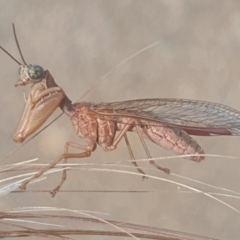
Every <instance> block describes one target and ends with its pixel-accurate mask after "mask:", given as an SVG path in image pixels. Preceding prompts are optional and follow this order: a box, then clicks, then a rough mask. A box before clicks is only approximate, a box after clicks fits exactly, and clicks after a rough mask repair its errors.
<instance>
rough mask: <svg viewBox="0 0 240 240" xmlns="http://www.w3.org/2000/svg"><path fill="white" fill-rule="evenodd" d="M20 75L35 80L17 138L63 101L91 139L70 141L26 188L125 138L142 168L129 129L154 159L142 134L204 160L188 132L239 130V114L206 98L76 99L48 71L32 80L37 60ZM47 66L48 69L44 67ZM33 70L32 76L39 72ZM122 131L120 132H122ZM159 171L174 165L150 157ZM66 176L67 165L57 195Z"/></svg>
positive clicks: (24, 81) (77, 126)
mask: <svg viewBox="0 0 240 240" xmlns="http://www.w3.org/2000/svg"><path fill="white" fill-rule="evenodd" d="M21 68H22V70H21V73H22V74H20V80H19V82H18V83H17V84H16V85H17V86H19V85H26V84H32V88H31V91H30V94H29V97H28V99H27V102H26V105H25V109H24V111H23V115H22V117H21V120H20V122H19V125H18V127H17V130H16V131H15V133H14V140H15V141H16V142H22V141H24V139H25V138H26V137H28V136H29V135H30V134H32V133H33V132H34V131H36V130H37V129H38V128H39V127H41V126H42V125H43V123H44V122H45V121H46V120H47V119H48V118H49V116H50V115H51V114H52V113H53V112H54V111H55V110H56V108H57V107H58V106H59V107H60V108H61V109H62V111H63V112H64V113H66V114H67V115H68V116H69V118H70V120H71V121H72V123H73V126H74V128H75V131H76V133H77V134H78V135H79V136H80V137H83V138H85V139H86V145H79V144H77V143H73V142H67V143H66V146H65V153H64V154H62V155H61V156H60V157H59V159H57V160H56V161H54V162H53V163H51V164H50V165H49V166H48V167H46V168H44V169H42V170H41V171H40V172H39V173H37V174H36V175H35V176H33V177H32V178H30V179H29V180H27V181H26V182H24V183H23V184H22V186H21V188H23V189H25V188H26V185H27V184H28V183H29V182H30V181H32V180H33V179H35V178H37V177H39V176H41V175H42V174H43V173H44V172H45V171H46V170H48V169H49V168H50V167H53V166H54V165H56V164H57V163H58V162H59V161H62V160H63V161H64V162H66V160H67V159H68V158H82V157H88V156H90V155H91V153H92V152H93V151H94V150H95V149H96V147H97V145H100V146H101V147H102V148H103V149H104V150H105V151H111V150H114V149H115V148H116V147H117V145H118V143H119V142H120V141H121V140H122V139H123V138H125V141H126V143H127V146H128V149H129V153H130V155H131V158H132V160H133V164H134V165H135V166H136V167H137V170H138V172H140V173H141V174H145V173H144V172H143V171H142V170H141V169H140V168H138V166H137V164H136V162H135V161H134V159H135V158H134V156H133V154H132V151H131V149H130V148H131V147H130V146H129V143H128V140H127V136H126V133H127V132H129V131H130V132H136V133H137V134H138V135H139V138H140V140H141V142H142V144H143V146H144V149H145V151H146V154H147V156H148V157H149V158H151V155H150V153H149V151H148V149H147V146H146V144H145V142H144V140H143V138H145V139H148V140H150V141H152V142H153V143H156V144H158V145H159V146H161V147H163V148H165V149H167V150H171V151H173V152H174V153H176V154H194V156H192V157H190V159H191V160H194V161H201V160H202V159H204V157H203V156H201V155H199V156H198V154H203V153H204V151H203V149H202V148H201V147H200V146H199V145H198V143H197V142H196V141H195V140H194V139H193V138H192V137H191V136H190V135H189V134H192V135H202V136H211V135H240V113H239V112H238V111H237V110H235V109H232V108H229V107H227V106H224V105H220V104H215V103H209V102H204V101H194V100H184V99H161V98H160V99H143V100H140V99H139V100H129V101H123V102H115V103H114V102H113V103H100V104H94V103H86V102H79V103H75V104H72V102H71V101H70V100H69V98H68V97H67V96H66V94H65V93H64V91H63V90H62V89H61V88H60V87H59V86H58V85H57V84H56V83H55V81H54V79H53V77H52V76H51V74H50V73H49V71H44V72H43V73H42V75H41V77H40V78H38V79H35V80H33V79H32V78H31V77H30V76H29V75H28V74H30V73H31V71H33V73H34V74H35V75H36V73H37V71H35V70H32V69H31V71H29V69H28V68H33V69H34V68H41V67H39V66H37V65H30V66H29V67H28V66H22V67H21ZM42 71H43V69H42ZM34 74H33V76H35V75H34ZM117 132H118V133H117ZM69 147H73V148H77V149H81V151H83V152H81V153H76V154H73V153H69V152H68V148H69ZM150 163H151V164H152V165H154V166H155V167H157V168H158V169H159V170H163V171H164V172H167V173H169V169H166V168H161V167H160V166H158V165H157V164H156V163H155V162H153V161H150ZM65 179H66V170H64V172H63V178H62V181H61V183H60V184H59V186H58V187H57V188H56V189H55V190H54V191H53V192H52V194H53V196H54V195H55V194H56V192H57V191H58V190H59V188H60V187H61V185H62V183H63V182H64V180H65Z"/></svg>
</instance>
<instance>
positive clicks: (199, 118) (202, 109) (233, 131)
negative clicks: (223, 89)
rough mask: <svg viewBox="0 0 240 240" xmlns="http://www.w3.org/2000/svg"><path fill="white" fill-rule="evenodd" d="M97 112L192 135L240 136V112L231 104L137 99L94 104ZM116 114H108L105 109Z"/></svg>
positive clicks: (167, 99)
mask: <svg viewBox="0 0 240 240" xmlns="http://www.w3.org/2000/svg"><path fill="white" fill-rule="evenodd" d="M91 109H92V110H94V111H95V112H97V113H98V114H105V115H106V114H107V115H111V116H116V117H117V116H123V117H124V116H126V117H132V118H137V119H143V120H147V121H150V124H154V122H155V123H156V122H160V123H162V124H164V125H166V126H172V127H178V128H181V129H183V130H185V131H186V132H187V133H189V134H191V135H200V136H210V135H240V112H239V111H237V110H235V109H233V108H230V107H228V106H225V105H222V104H217V103H211V102H205V101H197V100H187V99H170V98H158V99H137V100H129V101H122V102H112V103H101V104H96V105H92V108H91ZM108 109H109V110H113V113H109V114H108V113H106V110H108Z"/></svg>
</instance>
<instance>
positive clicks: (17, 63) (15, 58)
mask: <svg viewBox="0 0 240 240" xmlns="http://www.w3.org/2000/svg"><path fill="white" fill-rule="evenodd" d="M0 48H1V49H2V50H3V51H4V52H5V53H6V54H7V55H8V56H9V57H10V58H12V59H13V60H14V61H15V62H16V63H17V64H18V65H22V64H21V63H20V62H19V61H18V60H17V59H16V58H15V57H13V56H12V55H11V54H10V53H9V52H8V51H7V50H5V49H4V48H3V47H2V46H0Z"/></svg>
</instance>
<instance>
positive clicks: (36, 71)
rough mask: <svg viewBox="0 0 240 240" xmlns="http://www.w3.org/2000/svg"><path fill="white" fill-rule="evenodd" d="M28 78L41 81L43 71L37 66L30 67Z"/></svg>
mask: <svg viewBox="0 0 240 240" xmlns="http://www.w3.org/2000/svg"><path fill="white" fill-rule="evenodd" d="M28 76H29V77H30V78H31V79H32V80H39V79H42V78H43V76H44V69H43V68H42V67H41V66H38V65H30V66H29V67H28Z"/></svg>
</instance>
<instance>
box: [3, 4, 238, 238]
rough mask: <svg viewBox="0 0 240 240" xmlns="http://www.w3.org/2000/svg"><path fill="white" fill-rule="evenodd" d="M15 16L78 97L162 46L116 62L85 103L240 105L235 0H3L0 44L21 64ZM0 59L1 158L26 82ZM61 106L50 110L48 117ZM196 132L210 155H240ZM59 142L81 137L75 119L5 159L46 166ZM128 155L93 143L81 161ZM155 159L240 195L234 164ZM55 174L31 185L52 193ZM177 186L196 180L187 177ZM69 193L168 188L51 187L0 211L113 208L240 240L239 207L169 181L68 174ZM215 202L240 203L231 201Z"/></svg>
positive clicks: (228, 143) (45, 62)
mask: <svg viewBox="0 0 240 240" xmlns="http://www.w3.org/2000/svg"><path fill="white" fill-rule="evenodd" d="M12 23H15V25H16V29H17V34H18V39H19V42H20V45H21V49H22V52H23V54H24V56H25V59H26V61H27V62H28V63H36V64H39V65H41V66H43V67H44V68H45V69H48V70H50V72H51V74H52V75H53V76H54V78H55V80H56V82H57V83H58V84H59V85H60V86H61V87H62V88H63V89H64V90H65V91H66V93H67V94H68V95H69V97H70V98H71V99H72V100H73V101H76V100H77V99H78V98H80V97H81V96H82V95H83V94H84V93H85V92H86V91H87V90H88V89H89V88H90V87H91V86H92V85H93V84H94V83H96V82H97V81H98V80H99V79H100V78H101V77H102V76H104V75H105V74H106V73H108V72H109V71H112V70H113V69H114V67H115V66H116V65H118V64H119V63H120V62H122V61H123V60H124V59H126V58H128V57H129V56H131V55H132V54H134V53H136V52H137V51H139V50H141V49H143V48H145V47H147V46H149V45H151V44H153V43H155V42H159V44H158V45H157V46H155V47H153V48H151V49H150V50H148V51H145V52H144V53H142V54H140V55H138V56H137V57H135V58H133V59H132V60H130V61H128V62H127V63H125V64H124V65H122V66H121V67H119V68H118V69H117V70H116V71H114V72H113V74H111V75H110V76H108V77H107V78H106V79H105V80H104V81H103V82H102V83H101V84H100V85H99V86H98V87H97V88H95V89H94V90H93V91H91V92H90V93H89V94H88V95H87V96H86V97H85V98H84V101H92V102H102V101H106V102H107V101H120V100H127V99H134V98H150V97H151V98H153V97H155V98H164V97H170V98H172V97H174V98H190V99H199V100H206V101H212V102H218V103H222V104H226V105H229V106H231V107H234V108H237V109H240V106H239V88H240V81H239V79H240V67H239V63H240V41H239V40H240V2H239V1H230V0H228V1H217V0H215V1H211V0H207V1H198V0H196V1H190V0H189V1H174V0H166V1H161V0H158V1H157V0H156V1H154V0H148V1H144V0H135V1H134V0H132V1H131V0H115V1H113V0H98V1H93V0H81V1H72V0H69V1H62V0H56V1H43V0H41V1H37V0H35V1H30V0H29V1H22V0H21V1H20V0H19V1H16V0H15V1H12V0H6V1H4V0H0V44H1V45H2V46H3V47H4V48H6V49H7V50H8V51H9V52H11V53H12V54H13V55H14V56H15V57H16V58H17V59H20V57H19V53H18V51H17V48H16V44H15V41H14V37H13V33H12V25H11V24H12ZM0 66H1V67H0V81H1V88H0V93H1V101H0V109H1V117H0V139H1V144H0V157H3V156H5V155H6V154H8V153H9V152H10V151H11V150H12V149H14V148H16V147H17V146H18V145H17V144H16V143H14V142H13V140H12V133H13V131H14V129H15V127H16V125H17V123H18V119H19V117H20V115H21V112H22V109H23V106H24V99H23V90H24V89H25V91H27V90H28V89H27V88H24V89H23V88H14V84H15V83H16V81H17V78H18V74H17V71H18V66H17V65H16V63H15V62H13V61H12V60H11V59H10V58H9V57H8V56H7V55H5V53H3V52H1V53H0ZM59 113H60V110H57V112H56V113H55V114H54V116H57V115H58V114H59ZM129 138H130V140H131V144H132V147H133V149H134V150H135V155H136V157H137V158H145V154H144V151H143V150H142V148H141V144H140V141H139V139H138V137H137V136H135V135H131V134H130V135H129ZM196 139H197V140H198V141H199V143H200V144H201V146H202V147H203V148H204V149H205V151H206V153H209V154H223V155H234V156H240V148H239V138H238V137H211V138H204V137H198V138H196ZM66 141H78V142H81V140H80V139H79V138H78V137H77V136H76V135H75V132H74V130H73V128H72V125H71V122H70V121H69V120H68V118H67V117H66V116H63V117H61V119H59V120H58V121H57V122H55V123H54V124H52V125H51V126H50V127H49V128H48V129H47V130H45V131H44V132H43V133H41V134H40V135H39V136H38V137H36V138H35V139H34V140H32V141H31V142H30V143H28V144H27V145H25V146H24V147H23V148H22V149H20V150H19V151H18V152H17V153H15V154H13V155H12V156H11V157H9V158H8V159H7V160H6V161H5V162H3V163H5V164H6V163H13V162H19V161H23V160H27V159H31V158H35V157H39V158H40V160H39V161H41V162H50V161H52V160H53V159H55V158H56V157H58V156H59V155H60V154H61V153H62V152H63V147H64V144H65V142H66ZM149 148H150V150H151V153H152V155H153V156H155V157H157V156H171V155H172V154H171V153H169V152H167V151H165V150H163V149H161V148H159V147H157V146H155V145H153V144H149ZM127 159H129V155H128V152H127V149H126V147H125V144H124V143H121V144H120V145H119V147H118V149H117V150H116V151H113V152H111V153H105V152H103V150H102V149H100V148H99V149H98V150H97V151H96V152H95V153H94V154H93V155H92V156H91V158H89V159H81V160H79V161H81V162H106V161H109V162H110V161H121V160H127ZM70 162H78V161H77V160H71V161H70ZM159 164H161V165H162V166H166V167H169V168H170V169H171V170H172V172H173V173H177V174H180V175H183V176H186V177H189V178H194V179H196V180H198V181H204V182H206V183H209V184H213V185H217V186H221V187H225V188H229V189H231V190H235V191H240V186H239V180H240V177H239V169H240V163H239V160H229V159H225V158H211V157H209V158H207V159H206V160H205V161H204V162H201V163H200V164H197V163H194V162H191V161H188V160H184V159H172V160H169V161H163V162H160V163H159ZM129 166H131V164H129ZM141 166H145V167H149V169H148V170H147V172H148V173H149V174H153V175H156V176H159V177H166V178H168V179H172V180H178V181H179V179H177V178H174V177H171V176H170V177H167V176H166V175H165V174H163V173H162V172H157V171H155V170H154V169H153V168H152V167H150V166H149V165H148V164H147V163H142V164H141ZM60 178H61V174H60V173H58V174H54V175H49V176H48V179H47V180H45V181H44V182H42V183H39V184H33V185H31V186H30V188H29V189H52V188H54V187H55V186H56V184H57V183H58V181H59V180H60ZM181 182H183V183H188V184H191V185H192V186H195V187H199V185H197V184H194V183H189V182H188V181H185V182H184V181H181ZM199 188H200V187H199ZM66 189H67V190H160V191H161V190H162V191H163V192H162V193H155V194H154V193H149V194H146V193H142V194H140V193H139V194H132V193H129V194H128V193H125V194H123V193H116V194H114V193H109V194H108V193H101V194H100V193H71V195H69V194H66V193H59V194H58V195H57V196H56V197H55V198H54V199H52V198H51V197H50V195H49V194H47V193H45V194H38V193H25V194H9V195H7V196H5V197H2V198H1V199H0V209H1V210H4V209H7V208H12V207H22V206H59V207H65V208H72V209H85V210H92V211H99V212H105V213H108V214H110V215H109V216H108V218H109V219H112V220H119V221H125V222H131V223H138V224H146V225H151V226H156V227H162V228H168V229H172V230H178V231H183V232H189V233H194V234H201V235H205V236H209V237H213V238H219V239H228V240H230V239H239V235H240V229H239V225H240V215H239V214H238V213H236V212H234V211H233V210H230V209H229V208H227V207H225V206H223V205H221V204H220V203H217V202H216V201H214V200H211V199H209V198H207V197H206V196H203V195H200V194H195V193H192V194H187V193H185V194H184V193H176V192H173V191H174V190H177V186H176V185H171V184H167V183H163V182H160V181H156V180H147V181H144V182H143V181H141V178H140V177H137V176H128V175H123V174H114V173H104V172H102V173H96V172H84V171H71V172H69V174H68V181H67V182H66V183H65V184H64V186H63V190H66ZM181 189H182V188H181ZM201 189H202V190H204V191H211V192H212V191H215V190H213V189H210V188H205V187H201ZM165 190H167V191H169V192H164V191H165ZM182 190H184V189H182ZM215 192H216V191H215ZM221 199H222V200H224V201H227V202H228V203H229V204H231V205H233V206H234V207H236V208H238V209H240V204H239V201H238V200H233V199H230V198H223V197H222V198H221ZM81 239H100V238H99V237H82V238H81ZM104 239H105V238H104Z"/></svg>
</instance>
